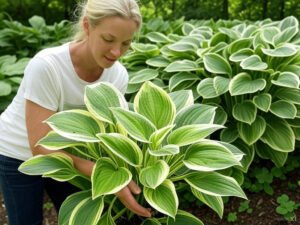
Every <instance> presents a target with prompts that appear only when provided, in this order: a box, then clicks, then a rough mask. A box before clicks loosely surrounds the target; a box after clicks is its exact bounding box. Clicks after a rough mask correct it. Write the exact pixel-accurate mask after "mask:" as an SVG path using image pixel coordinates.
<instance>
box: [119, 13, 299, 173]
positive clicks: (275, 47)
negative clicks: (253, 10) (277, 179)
mask: <svg viewBox="0 0 300 225" xmlns="http://www.w3.org/2000/svg"><path fill="white" fill-rule="evenodd" d="M145 36H146V37H147V38H148V39H149V41H150V43H147V44H145V45H147V46H152V48H154V47H153V43H155V44H156V46H157V49H156V50H157V51H158V50H159V52H160V54H158V55H156V56H153V57H152V58H147V60H145V62H144V64H145V68H144V69H141V68H139V70H138V71H137V72H136V71H135V70H134V68H131V69H132V70H133V71H132V72H131V73H130V79H129V89H128V91H127V94H128V95H129V94H132V93H135V92H136V91H138V90H139V88H140V86H141V84H142V82H144V81H146V80H151V81H153V82H155V83H156V84H159V85H160V86H161V87H163V88H165V89H167V90H169V91H170V92H174V91H179V90H187V89H191V90H193V94H194V97H195V98H196V99H197V100H196V101H197V102H199V103H205V104H210V105H214V106H217V107H218V109H217V116H216V117H215V119H216V120H215V121H214V122H215V123H217V124H223V125H225V126H226V129H223V130H222V131H221V132H220V137H219V139H220V140H222V141H225V142H229V143H232V144H234V145H236V146H238V147H239V148H240V149H241V150H242V151H243V152H244V153H245V157H244V158H243V160H242V164H243V168H244V172H247V170H248V168H249V166H250V165H251V163H252V161H253V159H254V156H255V155H256V154H257V155H258V156H260V157H261V158H264V159H270V160H271V161H272V162H274V164H275V165H276V166H277V167H281V166H283V165H284V164H285V162H286V160H287V157H288V153H290V152H292V151H294V149H295V144H296V141H297V140H300V125H299V124H300V123H299V118H300V114H299V105H300V89H299V84H300V79H299V76H300V72H299V71H300V51H299V49H300V46H299V43H300V39H299V23H298V20H297V19H296V18H295V17H292V16H291V17H287V18H285V19H284V20H282V21H270V20H265V21H258V22H255V23H249V22H240V23H236V24H232V26H231V27H226V26H224V25H222V24H217V23H216V24H215V25H214V26H207V25H201V24H200V25H197V24H192V23H184V24H183V26H182V35H177V36H176V39H177V40H176V39H175V38H174V35H173V36H171V35H164V34H162V33H159V32H156V33H153V32H152V33H149V34H146V35H145ZM142 53H143V52H142V51H139V52H138V51H137V50H136V49H133V52H131V55H130V57H129V58H124V61H125V63H128V64H129V63H131V61H130V60H129V59H130V58H133V59H137V58H139V55H143V54H142ZM139 59H140V61H139V63H140V64H139V65H142V64H141V61H142V59H141V58H139ZM126 60H127V61H126ZM146 67H147V68H146ZM141 78H142V79H141Z"/></svg>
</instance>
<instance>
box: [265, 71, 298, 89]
mask: <svg viewBox="0 0 300 225" xmlns="http://www.w3.org/2000/svg"><path fill="white" fill-rule="evenodd" d="M271 82H272V83H273V84H275V85H277V86H281V87H287V88H298V87H299V85H300V79H299V76H298V75H297V74H295V73H292V72H282V73H280V74H279V76H278V78H277V79H276V80H272V81H271Z"/></svg>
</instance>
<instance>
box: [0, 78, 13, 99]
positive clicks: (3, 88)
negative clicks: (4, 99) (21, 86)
mask: <svg viewBox="0 0 300 225" xmlns="http://www.w3.org/2000/svg"><path fill="white" fill-rule="evenodd" d="M11 92H12V87H11V85H10V84H9V83H8V82H6V81H2V80H1V81H0V97H1V96H7V95H10V94H11Z"/></svg>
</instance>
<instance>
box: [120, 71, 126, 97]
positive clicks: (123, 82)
mask: <svg viewBox="0 0 300 225" xmlns="http://www.w3.org/2000/svg"><path fill="white" fill-rule="evenodd" d="M121 68H122V70H121V76H120V77H121V79H122V81H121V82H120V84H121V85H120V92H121V93H122V94H123V95H125V93H126V90H127V87H128V72H127V70H126V68H125V67H123V66H122V67H121Z"/></svg>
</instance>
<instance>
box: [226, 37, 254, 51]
mask: <svg viewBox="0 0 300 225" xmlns="http://www.w3.org/2000/svg"><path fill="white" fill-rule="evenodd" d="M252 42H253V41H252V38H241V39H238V40H235V41H233V42H231V43H230V45H229V46H228V52H229V53H230V54H233V53H235V52H238V51H240V50H242V49H248V48H250V47H251V45H252Z"/></svg>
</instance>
